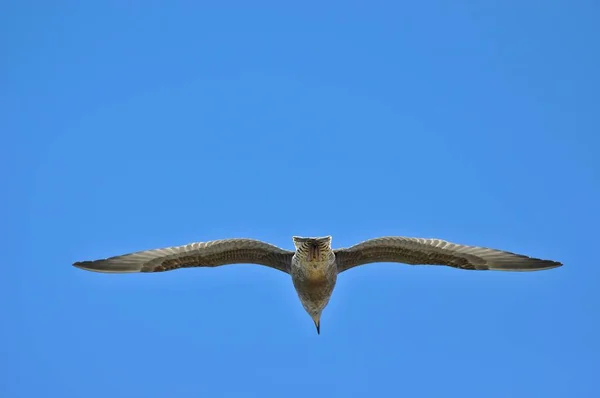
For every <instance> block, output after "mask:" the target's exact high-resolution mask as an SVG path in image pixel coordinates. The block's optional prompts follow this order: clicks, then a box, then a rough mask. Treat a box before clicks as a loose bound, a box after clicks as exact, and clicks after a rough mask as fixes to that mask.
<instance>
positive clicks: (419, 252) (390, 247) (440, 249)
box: [73, 236, 562, 332]
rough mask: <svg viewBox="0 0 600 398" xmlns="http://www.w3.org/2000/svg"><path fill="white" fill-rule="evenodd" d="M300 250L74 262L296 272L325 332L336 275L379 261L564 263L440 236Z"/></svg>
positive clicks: (530, 267)
mask: <svg viewBox="0 0 600 398" xmlns="http://www.w3.org/2000/svg"><path fill="white" fill-rule="evenodd" d="M293 241H294V246H295V249H296V250H295V251H289V250H285V249H281V248H278V247H276V246H273V245H270V244H268V243H265V242H262V241H258V240H254V239H223V240H216V241H210V242H199V243H191V244H189V245H184V246H176V247H169V248H165V249H155V250H145V251H140V252H136V253H130V254H125V255H122V256H116V257H110V258H107V259H103V260H96V261H82V262H77V263H75V264H73V265H74V266H76V267H78V268H82V269H85V270H89V271H96V272H106V273H130V272H161V271H170V270H174V269H177V268H186V267H216V266H221V265H227V264H240V263H253V264H260V265H264V266H268V267H271V268H274V269H277V270H279V271H283V272H285V273H288V274H290V275H291V278H292V282H293V284H294V287H295V289H296V292H297V293H298V297H299V298H300V301H301V303H302V305H303V307H304V309H305V310H306V312H308V314H309V315H310V316H311V318H312V319H313V321H314V322H315V325H316V327H317V331H318V332H320V318H321V313H322V311H323V309H324V308H325V307H326V306H327V304H328V303H329V299H330V298H331V294H332V292H333V289H334V287H335V283H336V280H337V276H338V274H339V273H341V272H344V271H346V270H348V269H350V268H353V267H356V266H359V265H363V264H368V263H374V262H396V263H405V264H413V265H417V264H422V265H446V266H450V267H454V268H460V269H467V270H498V271H539V270H545V269H551V268H555V267H559V266H561V265H562V264H561V263H559V262H556V261H551V260H540V259H537V258H531V257H527V256H523V255H519V254H514V253H510V252H506V251H500V250H495V249H488V248H484V247H477V246H466V245H458V244H454V243H450V242H447V241H444V240H440V239H421V238H407V237H383V238H376V239H370V240H367V241H364V242H362V243H359V244H357V245H354V246H351V247H349V248H344V249H332V248H331V237H330V236H326V237H317V238H303V237H297V236H295V237H294V238H293Z"/></svg>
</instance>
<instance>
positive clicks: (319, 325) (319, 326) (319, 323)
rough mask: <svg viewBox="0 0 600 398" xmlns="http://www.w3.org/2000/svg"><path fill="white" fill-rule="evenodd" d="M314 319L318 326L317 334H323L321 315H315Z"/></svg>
mask: <svg viewBox="0 0 600 398" xmlns="http://www.w3.org/2000/svg"><path fill="white" fill-rule="evenodd" d="M313 321H314V322H315V326H316V327H317V334H321V316H315V317H313Z"/></svg>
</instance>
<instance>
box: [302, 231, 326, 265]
mask: <svg viewBox="0 0 600 398" xmlns="http://www.w3.org/2000/svg"><path fill="white" fill-rule="evenodd" d="M293 240H294V246H295V247H296V254H297V255H299V256H300V257H302V258H303V259H306V260H308V261H311V262H312V261H318V262H320V261H325V260H326V259H327V258H328V254H329V253H330V252H331V236H324V237H320V238H304V237H301V236H294V237H293Z"/></svg>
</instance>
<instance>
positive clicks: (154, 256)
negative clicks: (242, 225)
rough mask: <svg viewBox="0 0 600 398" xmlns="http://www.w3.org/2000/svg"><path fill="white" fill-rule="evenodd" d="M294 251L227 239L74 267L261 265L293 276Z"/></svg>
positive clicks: (107, 269)
mask: <svg viewBox="0 0 600 398" xmlns="http://www.w3.org/2000/svg"><path fill="white" fill-rule="evenodd" d="M293 255H294V252H291V251H289V250H284V249H280V248H279V247H277V246H273V245H270V244H268V243H265V242H261V241H258V240H254V239H223V240H214V241H210V242H197V243H190V244H189V245H184V246H174V247H167V248H164V249H155V250H144V251H139V252H135V253H130V254H125V255H122V256H116V257H110V258H106V259H103V260H95V261H81V262H76V263H74V264H73V265H74V266H75V267H78V268H81V269H85V270H88V271H96V272H108V273H126V272H160V271H171V270H174V269H177V268H185V267H218V266H220V265H226V264H260V265H265V266H267V267H271V268H275V269H278V270H280V271H283V272H286V273H289V269H290V264H291V261H292V256H293Z"/></svg>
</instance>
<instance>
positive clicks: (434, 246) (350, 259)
mask: <svg viewBox="0 0 600 398" xmlns="http://www.w3.org/2000/svg"><path fill="white" fill-rule="evenodd" d="M334 253H335V258H336V263H337V267H338V272H342V271H346V270H347V269H350V268H352V267H356V266H358V265H362V264H368V263H375V262H393V263H405V264H413V265H417V264H424V265H425V264H430V265H447V266H450V267H455V268H461V269H469V270H496V271H539V270H545V269H550V268H555V267H560V266H561V265H562V264H561V263H559V262H556V261H550V260H540V259H537V258H531V257H527V256H523V255H520V254H515V253H510V252H506V251H501V250H495V249H488V248H485V247H477V246H465V245H459V244H455V243H450V242H446V241H444V240H440V239H421V238H406V237H400V236H390V237H383V238H377V239H370V240H367V241H364V242H362V243H359V244H357V245H354V246H351V247H349V248H345V249H337V250H334Z"/></svg>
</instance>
